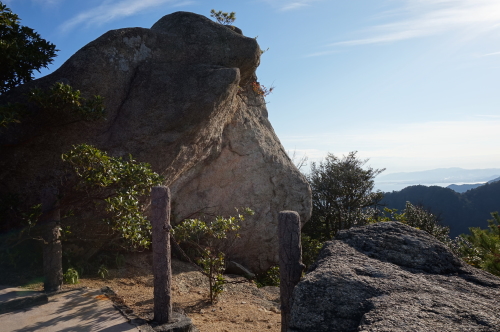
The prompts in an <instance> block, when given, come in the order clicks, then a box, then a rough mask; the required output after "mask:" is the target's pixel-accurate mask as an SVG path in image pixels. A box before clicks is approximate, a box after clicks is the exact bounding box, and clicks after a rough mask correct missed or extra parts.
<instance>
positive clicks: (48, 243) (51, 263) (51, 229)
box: [40, 188, 63, 292]
mask: <svg viewBox="0 0 500 332" xmlns="http://www.w3.org/2000/svg"><path fill="white" fill-rule="evenodd" d="M57 196H58V191H57V189H54V188H46V189H44V190H42V196H41V201H42V215H41V217H40V224H41V226H42V232H43V233H42V238H43V275H44V278H45V281H44V283H43V288H44V291H45V292H55V291H58V290H60V289H61V286H62V281H63V273H62V244H61V239H60V237H61V233H60V223H61V211H60V208H59V200H58V197H57Z"/></svg>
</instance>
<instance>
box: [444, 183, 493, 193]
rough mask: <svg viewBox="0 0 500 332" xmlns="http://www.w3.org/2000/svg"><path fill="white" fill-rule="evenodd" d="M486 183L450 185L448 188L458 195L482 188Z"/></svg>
mask: <svg viewBox="0 0 500 332" xmlns="http://www.w3.org/2000/svg"><path fill="white" fill-rule="evenodd" d="M483 184H484V183H474V184H450V185H449V186H447V187H446V188H449V189H451V190H453V191H456V192H457V193H464V192H466V191H467V190H471V189H474V188H477V187H480V186H482V185H483Z"/></svg>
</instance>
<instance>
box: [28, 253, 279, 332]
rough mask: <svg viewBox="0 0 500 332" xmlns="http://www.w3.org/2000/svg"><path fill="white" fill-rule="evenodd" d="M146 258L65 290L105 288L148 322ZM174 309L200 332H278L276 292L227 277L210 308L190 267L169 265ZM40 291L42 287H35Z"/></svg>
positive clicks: (204, 283)
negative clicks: (171, 274) (221, 290)
mask: <svg viewBox="0 0 500 332" xmlns="http://www.w3.org/2000/svg"><path fill="white" fill-rule="evenodd" d="M151 263H152V261H151V254H134V255H130V256H128V257H126V260H125V264H124V265H123V268H120V269H114V270H109V275H108V277H106V278H105V279H101V278H81V279H80V281H79V283H78V284H75V285H64V288H66V289H68V288H78V287H89V288H94V289H95V288H97V289H99V288H101V287H104V286H108V287H110V288H111V289H112V290H113V291H115V293H116V294H117V295H118V297H120V298H121V299H122V300H123V302H124V304H125V305H127V306H128V307H129V308H130V309H132V310H133V311H134V314H135V315H137V316H139V317H141V318H144V319H146V320H151V319H152V318H153V315H152V313H153V275H152V272H151V271H152V267H151ZM172 270H173V289H172V292H173V304H174V308H177V309H182V310H183V311H184V312H185V313H186V314H187V315H188V316H189V317H190V318H191V319H192V320H193V323H194V324H195V325H196V327H197V328H198V329H199V330H200V332H221V331H227V332H229V331H231V332H232V331H277V332H278V331H280V329H281V325H280V321H281V314H280V312H279V288H278V287H270V286H268V287H263V288H257V287H256V286H255V284H254V283H253V282H250V281H247V280H246V279H244V278H242V277H238V276H234V275H233V276H231V275H228V276H226V278H227V280H228V281H231V282H238V281H240V282H241V283H236V284H227V285H226V287H225V291H224V292H223V293H222V294H221V295H220V297H219V300H218V301H217V303H215V304H210V301H208V291H209V289H208V280H207V278H206V277H205V276H204V275H203V274H201V273H200V272H199V271H197V270H196V268H194V267H193V266H192V265H190V264H188V263H185V262H181V261H178V260H174V261H173V263H172ZM38 287H41V285H38Z"/></svg>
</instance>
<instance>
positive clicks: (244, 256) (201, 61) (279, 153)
mask: <svg viewBox="0 0 500 332" xmlns="http://www.w3.org/2000/svg"><path fill="white" fill-rule="evenodd" d="M239 32H240V31H239V29H235V28H231V27H226V26H223V25H220V24H218V23H215V22H212V21H211V20H209V19H207V18H206V17H204V16H200V15H197V14H193V13H186V12H177V13H174V14H170V15H167V16H164V17H163V18H161V19H160V20H159V21H158V22H156V23H155V24H154V25H153V26H152V27H151V29H146V28H127V29H119V30H112V31H109V32H107V33H105V34H104V35H102V36H101V37H99V38H98V39H96V40H94V41H93V42H91V43H89V44H88V45H86V46H84V47H83V48H82V49H80V50H79V51H78V52H77V53H76V54H74V55H73V56H72V57H71V58H70V59H69V60H68V61H66V62H65V63H64V64H63V65H62V66H61V68H59V69H58V70H56V71H55V72H54V73H52V74H50V75H48V76H45V77H43V78H41V79H38V80H35V81H33V82H30V83H29V84H26V85H24V86H21V87H19V88H17V89H15V90H13V91H11V92H10V93H9V94H6V95H2V96H1V97H0V104H2V103H5V102H7V101H17V100H20V99H22V96H23V93H25V92H27V91H29V89H30V88H32V87H35V86H37V87H40V88H48V87H50V86H51V85H52V84H54V83H55V82H63V83H66V84H70V85H71V86H72V87H74V88H75V89H79V90H81V91H82V94H83V95H84V96H86V97H90V96H92V95H101V96H103V97H104V101H105V107H106V110H107V115H106V120H105V121H93V122H83V121H79V122H71V121H66V122H64V121H62V122H63V123H60V122H61V121H59V123H57V125H55V124H54V122H53V121H47V120H46V119H47V118H48V116H49V115H48V114H44V113H43V112H37V113H36V114H35V115H34V116H32V117H31V118H28V119H26V120H24V121H23V123H22V124H19V125H16V126H13V128H10V129H9V130H7V131H3V132H2V133H0V135H1V136H0V147H1V149H0V169H1V173H0V183H1V184H2V185H1V186H0V197H1V196H2V195H7V194H9V193H19V194H21V195H22V196H23V197H24V199H25V201H26V204H28V205H29V204H34V203H36V202H37V199H38V196H39V192H40V190H41V188H43V187H45V186H47V185H50V184H56V183H60V182H61V176H62V174H63V173H62V163H61V158H60V156H61V154H62V153H64V152H67V151H68V150H69V149H71V146H72V145H75V144H80V143H87V144H92V145H94V146H96V147H97V148H99V149H102V150H104V151H106V152H107V153H108V154H110V155H112V156H127V155H128V154H131V155H132V156H133V157H134V159H136V160H138V161H142V162H148V163H150V164H151V165H152V169H153V170H154V171H156V172H158V173H160V174H162V175H164V176H165V177H166V179H167V180H166V183H165V185H167V186H169V187H170V189H171V192H172V197H173V206H172V212H173V221H174V222H175V220H177V221H179V220H180V219H182V218H183V217H187V216H191V215H193V213H195V212H197V211H200V210H203V209H206V208H211V209H212V210H211V211H212V212H215V213H218V214H224V215H234V214H235V210H234V208H236V207H250V208H252V209H253V210H254V211H255V212H256V213H255V215H254V216H253V217H251V218H248V219H247V222H246V223H245V225H243V227H242V230H241V232H240V233H241V235H242V236H241V241H239V242H238V243H237V244H236V246H235V247H234V248H233V249H234V250H233V252H232V254H231V259H233V260H235V261H238V262H240V263H242V264H244V265H245V266H248V267H250V268H251V269H252V270H254V271H255V272H257V271H262V270H264V269H266V268H268V267H269V266H270V265H272V264H275V263H276V262H277V253H278V250H277V249H278V248H277V240H276V238H277V219H278V218H277V215H278V212H279V211H280V210H295V211H298V212H299V214H300V215H301V219H302V220H303V221H306V220H307V219H308V218H309V216H310V213H311V194H310V188H309V186H308V184H307V181H306V180H305V178H304V177H303V176H302V175H301V174H300V172H299V171H298V170H297V169H296V167H295V166H294V165H293V163H292V162H291V161H290V159H289V158H288V156H287V155H286V153H285V151H284V149H283V147H282V145H281V143H280V142H279V140H278V138H277V137H276V135H275V133H274V130H273V129H272V127H271V124H270V123H269V121H268V118H267V109H266V105H265V100H264V98H263V97H262V95H260V94H259V93H257V92H256V91H254V89H252V86H251V83H252V82H255V81H256V80H257V78H256V76H255V70H256V68H257V66H258V65H259V61H260V55H261V50H260V48H259V46H258V44H257V42H256V40H255V39H254V38H248V37H245V36H243V35H242V34H240V33H239ZM81 218H89V219H91V218H95V216H92V215H91V214H88V215H87V216H81Z"/></svg>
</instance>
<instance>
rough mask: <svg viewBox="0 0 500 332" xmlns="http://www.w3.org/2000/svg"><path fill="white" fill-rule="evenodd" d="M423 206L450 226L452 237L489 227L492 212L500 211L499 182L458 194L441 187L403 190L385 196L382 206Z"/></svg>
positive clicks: (407, 188)
mask: <svg viewBox="0 0 500 332" xmlns="http://www.w3.org/2000/svg"><path fill="white" fill-rule="evenodd" d="M407 201H409V202H411V203H412V204H414V205H422V206H423V207H425V208H427V209H429V210H430V211H431V212H432V213H434V214H436V215H438V216H439V217H440V219H441V222H442V224H443V225H446V226H449V227H450V236H451V237H456V236H458V235H460V234H463V233H469V227H481V228H487V227H488V222H487V220H488V219H490V217H491V215H490V213H491V212H494V211H500V182H493V183H487V184H485V185H483V186H480V187H478V188H474V189H471V190H468V191H466V192H465V193H461V194H460V193H457V192H455V191H453V190H452V189H449V188H443V187H438V186H430V187H427V186H422V185H418V186H410V187H406V188H404V189H403V190H401V191H393V192H392V193H384V198H383V199H382V200H381V202H380V203H381V204H383V205H384V206H387V207H388V208H391V209H398V210H403V209H404V207H405V204H406V202H407Z"/></svg>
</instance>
